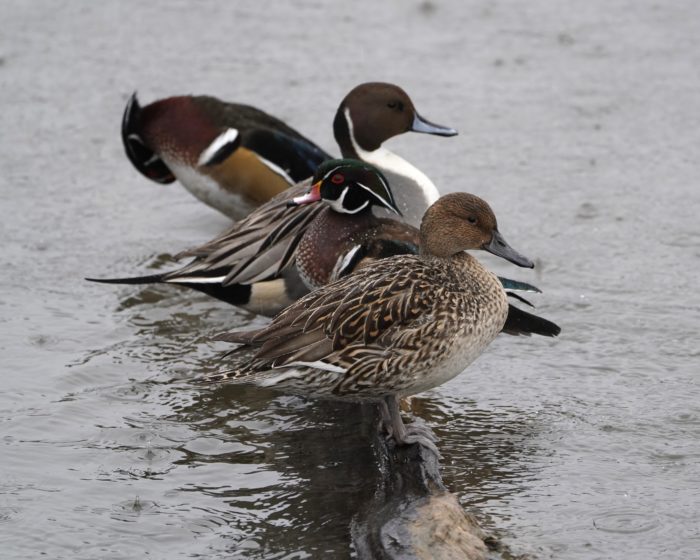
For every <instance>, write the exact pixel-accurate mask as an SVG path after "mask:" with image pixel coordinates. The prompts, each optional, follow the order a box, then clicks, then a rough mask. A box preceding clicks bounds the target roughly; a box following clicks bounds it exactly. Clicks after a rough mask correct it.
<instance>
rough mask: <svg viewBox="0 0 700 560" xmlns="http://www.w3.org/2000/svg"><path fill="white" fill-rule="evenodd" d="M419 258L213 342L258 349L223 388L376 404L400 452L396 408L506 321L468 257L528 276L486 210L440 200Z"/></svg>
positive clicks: (355, 278)
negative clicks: (505, 263) (491, 258)
mask: <svg viewBox="0 0 700 560" xmlns="http://www.w3.org/2000/svg"><path fill="white" fill-rule="evenodd" d="M420 237H421V250H420V254H419V255H403V256H395V257H390V258H387V259H384V260H381V261H378V262H376V263H375V264H374V265H373V266H371V267H365V268H363V269H360V270H358V271H356V272H355V273H353V274H351V275H350V276H347V277H344V278H341V279H339V280H337V281H335V282H332V283H330V284H328V285H326V286H324V287H322V288H320V289H318V290H316V291H314V292H312V293H310V294H308V295H307V296H305V297H303V298H302V299H300V300H299V301H297V302H296V303H294V304H293V305H291V306H290V307H289V308H287V309H285V310H284V311H283V312H282V313H280V314H279V315H278V316H277V317H275V319H274V320H273V321H272V323H271V324H270V325H268V326H267V327H264V328H262V329H260V330H257V331H252V332H233V333H228V334H224V335H220V336H219V337H217V339H218V340H226V341H231V342H240V343H244V344H247V345H252V346H256V347H258V350H257V352H256V354H255V355H254V357H253V359H252V360H251V361H250V362H249V363H248V364H247V365H246V366H244V367H243V368H241V369H236V370H232V371H227V372H223V373H221V374H220V375H218V376H214V377H213V378H212V379H213V380H231V381H233V382H235V383H247V384H254V385H260V386H264V387H271V388H275V389H279V390H281V391H286V392H292V393H299V394H303V395H308V396H313V397H321V398H338V399H349V400H369V401H379V402H383V403H385V404H386V405H387V407H388V414H386V415H385V418H386V419H387V421H388V423H389V424H390V425H389V426H388V428H389V431H390V433H392V434H393V436H394V437H395V438H396V440H397V442H398V443H413V442H416V441H418V442H420V443H422V444H424V445H427V446H429V447H431V448H434V445H433V444H432V442H430V441H428V440H426V439H425V438H424V437H422V436H421V435H420V434H419V433H413V434H411V433H408V432H407V430H406V428H405V426H404V425H403V422H402V421H401V416H400V414H399V409H398V400H397V399H398V398H399V397H403V396H408V395H412V394H415V393H419V392H421V391H425V390H428V389H430V388H432V387H436V386H437V385H440V384H442V383H445V382H446V381H449V380H450V379H452V378H453V377H455V376H456V375H457V374H459V373H460V372H461V371H462V370H464V368H466V367H467V366H468V365H469V364H470V363H471V362H472V361H473V360H474V359H476V358H477V357H478V356H479V355H480V354H481V353H482V352H483V350H484V349H485V348H486V346H488V344H489V343H490V342H491V341H492V340H493V339H494V338H495V337H496V336H497V335H498V333H499V332H500V331H501V329H502V328H503V326H504V324H505V322H506V317H507V315H508V302H507V301H506V293H505V291H504V290H503V287H502V286H501V283H500V281H499V280H498V278H497V277H496V276H495V275H494V274H492V273H491V272H489V271H488V270H487V269H486V268H484V267H483V266H482V265H481V264H480V263H479V261H477V260H476V259H475V258H474V257H473V256H471V255H470V254H468V253H466V252H465V251H466V250H468V249H484V250H486V251H489V252H491V253H494V254H496V255H498V256H501V257H503V258H505V259H507V260H509V261H511V262H513V263H515V264H517V265H519V266H527V267H531V266H532V263H531V261H529V260H528V259H527V258H525V257H523V256H522V255H520V254H518V253H517V252H515V251H514V250H513V249H512V248H511V247H510V246H509V245H508V244H507V243H506V242H505V240H504V239H503V237H502V236H501V234H500V233H499V231H498V228H497V224H496V218H495V216H494V214H493V212H492V210H491V208H490V207H489V206H488V204H487V203H486V202H484V201H483V200H481V199H480V198H478V197H476V196H474V195H470V194H466V193H453V194H449V195H446V196H444V197H442V198H440V199H439V200H438V201H437V202H436V203H435V204H433V205H432V206H431V207H430V208H429V209H428V211H427V212H426V213H425V216H424V218H423V221H422V223H421V229H420Z"/></svg>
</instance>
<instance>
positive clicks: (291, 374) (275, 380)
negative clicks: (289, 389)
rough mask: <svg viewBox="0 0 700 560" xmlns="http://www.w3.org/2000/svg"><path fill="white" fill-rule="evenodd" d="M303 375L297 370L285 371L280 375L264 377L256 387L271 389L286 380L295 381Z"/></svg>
mask: <svg viewBox="0 0 700 560" xmlns="http://www.w3.org/2000/svg"><path fill="white" fill-rule="evenodd" d="M302 375H303V372H301V371H299V370H298V369H290V370H288V371H285V372H284V373H280V374H279V375H275V376H274V377H266V378H265V379H263V380H262V381H260V383H258V385H259V386H260V387H272V386H273V385H277V384H279V383H282V381H286V380H287V379H295V378H297V377H301V376H302Z"/></svg>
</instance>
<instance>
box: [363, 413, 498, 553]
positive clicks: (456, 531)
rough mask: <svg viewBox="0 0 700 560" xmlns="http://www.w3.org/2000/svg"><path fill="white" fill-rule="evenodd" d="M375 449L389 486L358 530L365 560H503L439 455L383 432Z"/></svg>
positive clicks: (386, 484)
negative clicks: (443, 470) (448, 484)
mask: <svg viewBox="0 0 700 560" xmlns="http://www.w3.org/2000/svg"><path fill="white" fill-rule="evenodd" d="M418 421H420V420H418ZM375 447H376V449H377V454H378V456H379V459H380V463H381V469H382V474H383V485H382V487H381V488H379V489H378V491H377V493H376V495H375V498H374V500H373V502H372V503H371V504H370V505H369V506H368V508H367V510H366V511H365V512H364V514H362V515H361V516H360V518H359V519H357V520H356V522H355V523H354V527H353V528H352V536H353V544H354V546H355V550H356V551H357V553H358V556H359V557H360V558H363V559H372V560H424V559H425V560H428V559H431V560H433V559H434V560H441V559H445V560H448V559H449V560H454V559H464V560H489V559H497V558H503V556H501V555H500V554H499V552H498V549H499V548H500V547H499V545H498V543H497V542H496V540H495V539H493V538H492V537H489V536H487V535H486V534H485V533H484V531H483V530H482V529H481V528H480V527H479V525H478V523H477V521H476V519H475V518H474V516H472V515H470V514H468V513H466V512H465V511H464V509H463V508H462V506H461V505H460V504H459V501H458V500H457V498H456V496H455V495H454V494H451V493H450V492H449V491H448V490H447V488H445V485H444V484H443V482H442V477H441V476H440V462H439V458H438V457H437V456H436V455H435V453H433V452H432V451H430V450H429V449H427V448H425V447H423V446H420V445H410V446H396V445H395V444H394V443H393V441H392V440H389V441H387V440H386V438H384V437H383V436H382V435H380V434H378V435H377V438H376V441H375Z"/></svg>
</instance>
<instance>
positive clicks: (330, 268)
mask: <svg viewBox="0 0 700 560" xmlns="http://www.w3.org/2000/svg"><path fill="white" fill-rule="evenodd" d="M312 183H313V184H312V185H311V186H310V187H308V188H304V189H297V190H293V189H289V190H288V191H285V193H283V194H281V195H278V197H277V200H275V201H273V202H271V203H268V207H272V208H274V209H275V211H276V213H277V214H278V217H276V218H275V219H273V220H271V223H262V224H261V223H260V221H259V220H258V217H257V216H256V214H255V213H254V215H252V216H250V218H249V220H248V221H247V222H246V225H245V226H243V227H242V228H241V230H240V231H236V232H235V234H232V235H229V236H227V237H225V238H223V239H220V240H218V241H216V242H215V243H211V244H210V245H208V246H207V247H205V248H204V249H201V250H199V252H198V251H197V250H195V251H191V254H192V255H195V257H194V259H193V260H192V261H191V262H190V263H188V264H186V265H185V266H183V267H181V268H179V269H176V270H172V271H168V272H164V273H159V274H152V275H146V276H137V277H129V278H107V279H96V278H88V280H90V281H95V282H101V283H108V284H151V283H160V284H174V285H179V286H184V287H187V288H191V289H195V290H198V291H200V292H203V293H206V294H208V295H209V296H212V297H215V298H217V299H219V300H221V301H224V302H226V303H229V304H232V305H236V306H239V307H243V308H245V309H247V310H248V311H252V312H255V313H258V314H262V315H267V316H273V315H275V314H277V313H279V312H280V311H281V310H282V309H284V308H285V307H287V306H288V305H291V304H292V303H293V302H294V301H295V300H296V299H298V298H299V297H301V296H303V295H305V294H306V293H308V292H309V291H311V290H313V289H316V288H319V287H320V286H323V285H324V284H327V283H328V282H331V281H333V280H335V279H337V278H340V277H343V276H346V275H348V274H350V273H352V272H353V271H354V270H356V269H359V268H362V267H364V266H368V265H371V264H372V263H373V262H375V261H377V260H379V259H383V258H387V257H390V256H394V255H400V254H408V253H414V254H415V253H418V250H419V246H420V234H419V230H418V229H416V228H414V227H413V226H411V225H409V224H406V223H405V222H403V221H400V220H399V219H391V218H384V217H378V216H375V215H374V213H373V212H372V209H373V208H374V207H380V208H385V209H387V210H388V211H391V212H393V213H394V214H395V215H396V216H397V217H400V215H401V212H400V210H399V209H398V208H397V206H396V202H395V200H394V196H393V193H392V190H391V188H390V187H389V183H388V180H387V179H386V177H385V176H384V175H383V174H382V173H381V172H380V171H379V170H377V169H376V168H375V167H374V166H372V165H370V164H368V163H365V162H362V161H359V160H353V159H338V160H328V161H326V162H324V163H322V164H321V166H320V167H319V168H318V169H317V170H316V173H315V175H314V178H313V180H312ZM318 202H322V204H317V203H318ZM260 213H261V214H263V215H265V216H268V217H269V216H270V215H271V214H272V212H271V211H270V209H269V208H264V209H262V210H261V211H260ZM499 279H500V281H501V283H502V285H503V286H504V288H507V289H508V290H509V291H508V295H509V296H511V297H514V298H516V299H519V300H521V301H523V302H525V303H526V304H528V305H531V304H530V303H529V302H528V301H527V300H525V299H524V298H522V297H521V296H519V295H517V294H515V293H514V292H513V290H518V291H529V292H539V291H540V290H539V289H538V288H536V287H535V286H532V285H531V284H528V283H525V282H518V281H515V280H510V279H507V278H499ZM543 321H544V323H543V324H540V323H539V322H538V318H537V317H536V316H535V315H531V314H528V313H527V312H525V311H523V310H521V309H519V308H517V307H515V306H513V309H512V311H510V312H509V321H508V325H507V326H508V329H507V331H506V332H508V330H510V331H512V332H510V334H544V335H545V336H547V335H548V333H549V331H550V330H551V329H550V327H549V325H548V323H547V322H546V320H543Z"/></svg>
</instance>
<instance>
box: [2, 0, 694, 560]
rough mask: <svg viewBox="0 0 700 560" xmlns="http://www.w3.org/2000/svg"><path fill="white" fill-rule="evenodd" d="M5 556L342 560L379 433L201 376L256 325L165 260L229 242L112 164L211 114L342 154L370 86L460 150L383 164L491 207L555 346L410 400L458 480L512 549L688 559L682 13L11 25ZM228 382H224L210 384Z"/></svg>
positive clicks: (587, 7) (61, 5) (499, 351)
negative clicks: (338, 138)
mask: <svg viewBox="0 0 700 560" xmlns="http://www.w3.org/2000/svg"><path fill="white" fill-rule="evenodd" d="M0 12H1V18H2V21H3V24H2V32H1V33H0V107H1V108H2V110H1V111H0V148H1V149H0V195H1V199H2V202H1V203H0V208H1V209H2V220H1V221H0V239H1V240H2V255H3V266H2V267H1V268H0V322H1V324H0V352H1V355H2V360H1V363H2V371H1V375H2V377H1V378H0V436H1V437H2V448H1V452H0V549H1V550H2V553H1V554H0V556H2V557H3V558H12V559H19V558H37V557H39V556H40V555H44V556H45V557H48V558H56V559H58V558H70V559H71V560H78V559H94V558H114V559H131V558H143V557H148V558H168V559H173V558H198V557H206V558H210V559H211V558H258V559H261V558H265V559H268V558H289V559H292V558H294V559H296V558H346V557H349V556H352V554H353V552H352V550H351V545H350V535H349V526H350V524H351V522H352V519H353V517H354V515H355V514H356V512H358V511H359V510H361V509H362V507H363V506H364V505H365V504H366V503H367V502H368V500H369V499H370V498H371V496H372V494H373V492H374V486H375V483H376V481H377V463H376V459H375V457H374V454H373V450H372V448H371V445H370V442H371V440H372V431H373V429H374V426H373V425H372V423H371V421H369V420H368V418H371V411H367V410H366V409H363V408H361V407H358V406H354V405H341V404H334V403H319V402H313V401H306V400H303V399H299V398H294V397H288V396H283V395H279V394H276V393H271V392H266V391H262V390H254V389H241V388H235V387H207V386H202V385H198V384H196V383H194V382H193V379H194V378H196V377H198V376H201V375H202V374H203V373H205V372H207V371H213V370H215V369H217V368H219V367H220V366H221V364H222V362H221V358H220V357H221V355H222V352H223V351H224V350H226V349H227V346H226V345H224V344H221V343H216V344H215V343H212V342H210V341H209V338H210V337H211V335H212V334H213V333H217V332H220V331H222V330H225V329H230V328H234V327H241V326H245V325H248V324H251V325H260V324H263V319H260V318H256V317H254V316H252V315H249V314H246V313H244V312H241V311H238V310H236V309H233V308H230V307H227V306H225V305H224V304H221V303H218V302H216V301H212V300H209V299H207V298H205V297H204V296H198V295H195V294H191V293H187V292H184V291H180V290H177V289H165V288H158V289H152V288H149V289H145V290H143V289H138V288H137V287H111V286H100V285H94V284H89V283H86V282H84V281H83V280H82V278H83V277H84V276H95V275H104V276H116V275H129V274H132V273H140V272H144V271H148V270H151V269H152V267H163V266H167V263H168V258H167V255H169V254H174V253H176V252H178V251H179V250H181V249H183V248H185V247H189V246H192V245H195V244H197V243H200V242H203V241H206V240H207V239H209V238H211V237H212V236H213V235H215V234H216V233H218V232H219V231H220V230H222V229H223V228H225V227H226V226H227V223H228V222H227V220H226V219H225V218H224V217H222V216H220V215H218V214H216V213H215V212H214V211H212V210H209V209H207V208H206V207H204V206H202V205H201V204H200V203H199V202H197V201H196V200H195V199H193V198H192V197H191V196H190V195H188V194H187V193H186V192H185V191H184V189H182V188H181V187H180V186H179V185H176V184H174V185H169V186H161V185H156V184H153V183H149V182H148V181H147V180H145V179H144V178H142V177H141V176H140V175H138V174H137V173H136V171H134V170H133V169H132V167H131V165H130V164H129V163H128V161H127V160H126V158H125V156H124V154H123V151H122V147H121V142H120V138H119V124H120V118H121V112H122V110H123V107H124V104H125V102H126V100H127V99H128V96H129V95H130V94H131V92H132V91H133V90H134V89H138V90H139V94H140V97H141V99H142V101H144V102H148V101H150V100H153V99H156V98H159V97H164V96H168V95H173V94H182V93H208V94H212V95H217V96H219V97H221V98H223V99H229V100H236V101H241V102H248V103H251V104H254V105H256V106H258V107H261V108H263V109H266V110H268V111H270V112H272V113H274V114H275V115H278V116H280V117H282V118H284V119H286V120H287V121H288V122H289V123H290V124H292V125H293V126H295V127H297V128H298V129H300V130H301V131H303V132H304V133H306V134H307V135H308V136H309V137H311V138H313V139H314V140H316V141H317V142H318V143H319V144H320V145H322V146H323V147H325V148H326V149H328V150H331V151H332V152H333V153H337V150H336V149H335V147H334V145H333V141H332V133H331V120H332V118H333V114H334V112H335V109H336V107H337V105H338V103H339V101H340V99H341V98H342V97H343V96H344V95H345V93H346V92H347V91H348V90H349V89H350V88H352V87H353V86H355V85H356V84H358V83H360V82H363V81H368V80H385V81H392V82H395V83H397V84H399V85H401V86H403V87H404V88H405V89H406V90H407V91H408V92H409V93H410V95H411V96H412V98H413V99H414V101H415V104H416V106H417V108H418V110H419V111H420V112H421V113H422V114H423V115H424V116H425V117H427V118H429V119H431V120H434V121H435V122H439V123H441V124H446V125H450V126H454V127H456V128H458V129H459V130H460V132H461V134H460V135H459V136H458V137H456V138H453V139H445V138H432V137H425V136H419V135H407V136H404V137H402V138H397V139H394V140H392V141H391V142H390V143H389V145H388V147H390V148H391V149H393V150H395V151H396V152H398V153H400V154H402V155H403V156H404V157H406V158H407V159H409V160H410V161H412V162H413V163H414V164H416V165H417V166H418V167H420V168H421V169H422V170H423V171H425V172H426V173H427V174H428V175H429V176H430V177H431V178H432V179H433V180H434V182H435V183H436V185H438V187H439V188H440V189H441V191H442V192H444V193H446V192H450V191H455V190H467V191H471V192H474V193H476V194H479V195H480V196H482V197H484V198H486V199H487V200H488V201H489V202H490V203H491V205H492V206H493V208H494V209H495V211H496V213H497V215H498V218H499V226H500V229H501V231H502V233H503V234H504V236H505V237H506V239H508V241H509V242H510V243H511V244H512V245H513V246H514V247H515V248H516V249H518V250H520V251H522V252H523V253H525V254H526V255H528V256H530V257H533V258H535V259H536V261H537V268H536V269H535V271H534V272H533V271H528V270H521V269H515V268H514V267H512V266H509V265H508V264H507V263H503V262H499V261H496V260H495V259H491V258H489V257H486V256H483V257H482V256H481V255H480V258H483V260H484V261H485V262H488V263H489V265H490V266H492V267H493V268H494V269H495V270H497V271H498V272H499V273H501V274H504V275H507V276H510V277H515V278H519V279H522V280H525V281H530V282H533V283H535V284H537V285H539V286H540V287H541V288H542V289H543V290H544V291H545V293H544V295H542V296H538V297H536V298H533V300H534V301H535V303H536V304H537V305H538V312H539V313H541V314H542V315H544V316H546V317H548V318H551V319H553V320H555V321H557V322H558V323H560V324H561V326H562V328H563V333H562V336H561V337H560V338H559V339H556V340H548V339H547V340H545V339H542V338H539V339H514V338H512V337H505V336H503V337H500V338H499V339H498V340H496V342H495V343H494V344H493V345H492V346H491V347H490V348H489V349H488V351H487V352H486V353H485V354H484V356H482V357H481V358H480V359H479V360H478V361H477V362H476V363H475V364H473V365H472V366H471V367H470V368H469V370H468V371H467V372H465V373H464V374H462V375H461V376H459V377H458V378H456V379H455V380H453V381H452V382H450V383H449V384H447V385H445V386H443V387H440V388H438V389H436V390H434V391H431V392H429V393H425V394H423V395H421V396H420V397H418V398H416V399H415V401H414V409H415V412H416V414H419V415H420V416H422V417H423V418H425V419H426V421H428V422H429V423H430V425H431V426H432V427H433V428H434V429H435V431H436V432H437V433H438V435H439V436H440V438H441V441H440V443H439V446H440V449H441V451H442V454H443V456H444V471H443V472H444V477H445V480H446V483H447V484H448V486H449V488H450V489H451V490H452V491H454V492H455V493H457V495H458V496H459V498H460V500H461V502H462V503H463V505H464V507H465V508H466V509H468V510H470V511H474V512H475V513H476V515H477V517H478V518H479V520H480V521H481V523H482V524H484V525H485V526H486V527H487V528H488V529H489V530H491V531H494V532H495V533H496V534H497V535H498V536H499V537H500V538H502V539H503V540H504V541H505V542H506V543H507V544H508V545H509V547H510V548H511V550H512V551H513V552H514V553H515V554H523V555H529V556H528V557H531V558H543V559H545V558H556V559H582V560H583V559H586V560H590V559H598V558H600V559H602V558H605V559H608V558H613V559H629V558H638V559H646V558H649V559H651V558H654V559H655V558H663V559H680V558H687V559H695V558H698V557H700V507H699V498H700V496H699V494H700V490H699V489H700V448H699V446H698V440H699V438H700V390H699V388H698V373H699V370H700V359H699V358H700V345H699V343H698V329H699V327H700V295H699V293H698V276H699V273H700V226H698V214H699V212H700V185H699V184H698V183H699V181H700V179H699V177H700V173H699V171H700V165H699V161H700V158H699V153H698V146H700V106H699V101H698V100H699V99H700V97H699V96H698V92H700V71H699V69H700V33H698V29H700V4H698V3H697V2H693V1H691V0H680V1H677V2H658V3H657V2H653V1H652V0H639V1H636V0H615V1H603V0H593V1H590V2H574V1H573V0H566V1H558V2H553V1H546V0H535V1H531V2H516V1H496V2H493V1H486V0H481V1H471V0H470V1H461V0H460V1H457V0H454V1H445V2H438V1H422V2H417V1H411V0H401V1H400V0H390V1H387V2H382V3H375V2H370V1H368V0H367V1H364V0H363V1H361V2H352V3H342V4H341V3H330V2H325V3H324V2H316V1H299V2H294V3H286V4H283V3H281V2H275V3H266V2H258V1H252V0H251V1H240V0H237V1H236V2H214V1H201V2H186V1H177V2H173V1H170V2H166V1H164V0H151V1H150V2H137V1H135V0H133V1H119V2H116V1H105V2H88V1H84V2H79V1H60V0H52V1H48V0H35V1H32V2H26V1H24V0H4V2H2V5H1V6H0ZM224 363H225V362H224Z"/></svg>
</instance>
